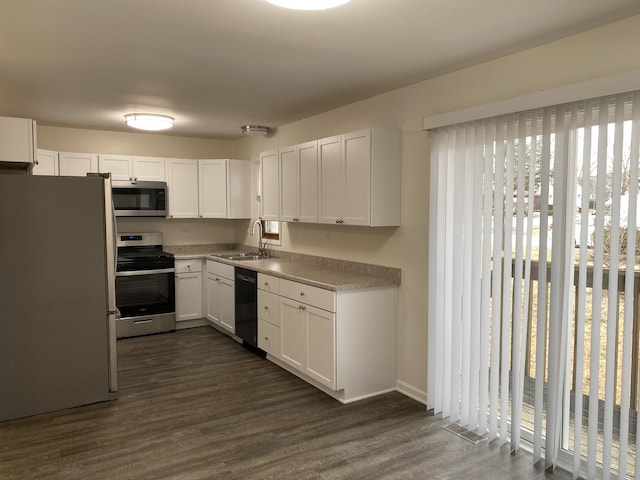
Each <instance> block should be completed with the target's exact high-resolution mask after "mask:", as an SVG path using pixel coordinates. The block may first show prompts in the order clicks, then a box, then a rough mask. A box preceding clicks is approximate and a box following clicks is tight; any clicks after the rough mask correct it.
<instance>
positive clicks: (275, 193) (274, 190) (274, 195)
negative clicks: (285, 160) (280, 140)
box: [260, 150, 280, 220]
mask: <svg viewBox="0 0 640 480" xmlns="http://www.w3.org/2000/svg"><path fill="white" fill-rule="evenodd" d="M260 192H261V193H260V218H262V219H263V220H279V219H280V162H279V158H278V150H270V151H268V152H263V153H261V154H260Z"/></svg>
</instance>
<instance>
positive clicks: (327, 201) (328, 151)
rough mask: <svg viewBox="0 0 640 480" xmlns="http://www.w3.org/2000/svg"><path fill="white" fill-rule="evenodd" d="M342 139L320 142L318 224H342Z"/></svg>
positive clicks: (336, 138)
mask: <svg viewBox="0 0 640 480" xmlns="http://www.w3.org/2000/svg"><path fill="white" fill-rule="evenodd" d="M343 207H344V187H343V178H342V137H341V136H336V137H329V138H324V139H322V140H318V223H342V222H343V214H344V213H343V212H344V208H343Z"/></svg>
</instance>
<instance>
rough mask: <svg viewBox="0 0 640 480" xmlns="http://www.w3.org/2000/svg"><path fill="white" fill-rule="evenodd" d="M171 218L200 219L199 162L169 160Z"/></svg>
mask: <svg viewBox="0 0 640 480" xmlns="http://www.w3.org/2000/svg"><path fill="white" fill-rule="evenodd" d="M167 197H168V198H167V201H168V203H169V213H168V216H169V217H170V218H198V161H197V160H181V159H175V158H170V159H167Z"/></svg>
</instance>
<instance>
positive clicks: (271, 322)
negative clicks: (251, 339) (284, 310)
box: [258, 273, 281, 358]
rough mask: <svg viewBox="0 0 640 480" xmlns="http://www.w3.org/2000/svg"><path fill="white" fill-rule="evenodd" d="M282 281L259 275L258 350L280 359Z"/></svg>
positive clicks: (262, 274)
mask: <svg viewBox="0 0 640 480" xmlns="http://www.w3.org/2000/svg"><path fill="white" fill-rule="evenodd" d="M279 293H280V279H279V278H278V277H273V276H271V275H266V274H264V273H258V348H261V349H262V350H264V351H265V352H267V354H269V355H270V358H280V352H281V346H280V317H281V315H280V308H281V306H280V295H279Z"/></svg>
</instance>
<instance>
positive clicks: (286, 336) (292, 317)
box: [280, 297, 307, 372]
mask: <svg viewBox="0 0 640 480" xmlns="http://www.w3.org/2000/svg"><path fill="white" fill-rule="evenodd" d="M303 308H306V307H305V306H304V305H303V304H301V303H299V302H294V301H293V300H289V299H287V298H284V297H282V298H280V358H281V359H282V360H283V361H285V362H286V363H288V364H289V365H291V366H293V367H295V368H297V369H298V370H300V371H302V372H304V371H305V368H306V365H307V362H306V356H307V346H306V342H307V322H306V313H305V310H304V309H303Z"/></svg>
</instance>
